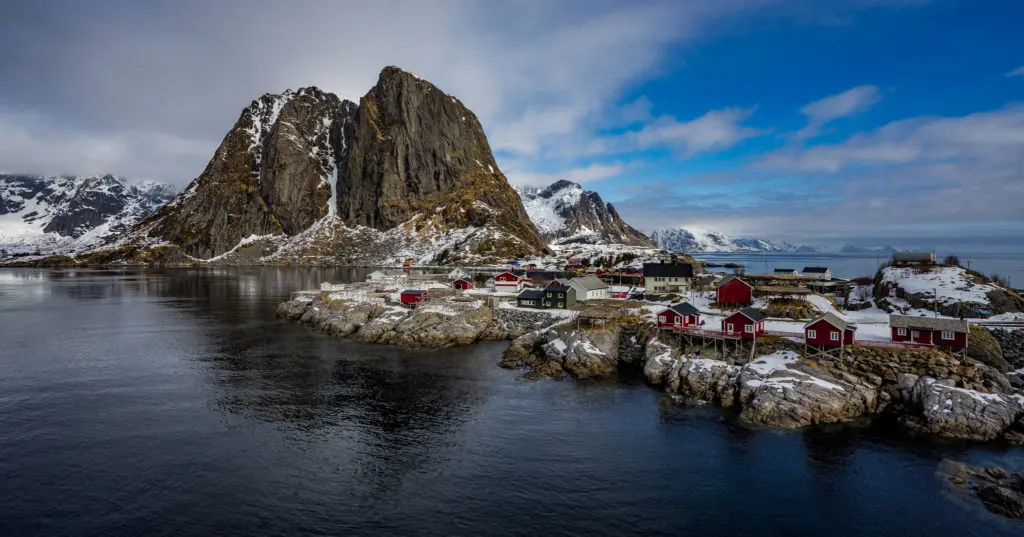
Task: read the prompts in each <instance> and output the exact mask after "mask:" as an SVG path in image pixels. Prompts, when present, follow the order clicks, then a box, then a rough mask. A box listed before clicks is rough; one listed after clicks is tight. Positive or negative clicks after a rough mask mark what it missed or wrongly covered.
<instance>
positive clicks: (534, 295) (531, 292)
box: [516, 289, 544, 300]
mask: <svg viewBox="0 0 1024 537" xmlns="http://www.w3.org/2000/svg"><path fill="white" fill-rule="evenodd" d="M516 298H525V299H527V300H540V299H542V298H544V291H541V290H540V289H527V290H525V291H523V292H522V293H519V294H518V295H516Z"/></svg>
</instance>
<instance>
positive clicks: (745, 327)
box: [743, 324, 754, 334]
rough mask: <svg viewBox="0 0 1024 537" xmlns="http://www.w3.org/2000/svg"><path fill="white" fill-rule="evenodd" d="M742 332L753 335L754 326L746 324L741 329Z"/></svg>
mask: <svg viewBox="0 0 1024 537" xmlns="http://www.w3.org/2000/svg"><path fill="white" fill-rule="evenodd" d="M743 331H744V332H746V333H748V334H753V333H754V325H752V324H748V325H747V326H744V327H743Z"/></svg>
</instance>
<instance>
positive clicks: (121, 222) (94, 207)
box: [0, 175, 175, 252]
mask: <svg viewBox="0 0 1024 537" xmlns="http://www.w3.org/2000/svg"><path fill="white" fill-rule="evenodd" d="M174 193H175V192H174V187H172V186H171V185H166V184H161V183H155V182H152V181H147V182H144V183H141V184H138V185H130V184H128V183H127V182H126V181H125V180H124V179H119V178H116V177H113V176H111V175H104V176H92V177H74V176H60V177H41V176H34V175H0V248H3V249H5V250H8V251H12V252H13V251H45V252H53V251H63V250H81V249H86V248H92V247H96V246H100V245H102V244H104V243H105V242H107V241H109V240H112V239H113V238H115V237H117V236H118V235H119V234H121V233H124V232H125V231H127V230H128V229H129V228H131V226H133V225H134V224H136V223H137V222H138V221H140V220H142V219H143V218H144V217H145V216H147V215H149V214H150V213H152V212H153V210H154V209H156V208H157V207H158V206H160V205H162V204H163V203H165V202H166V201H168V200H169V199H171V198H172V197H173V196H174Z"/></svg>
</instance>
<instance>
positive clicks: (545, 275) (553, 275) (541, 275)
mask: <svg viewBox="0 0 1024 537" xmlns="http://www.w3.org/2000/svg"><path fill="white" fill-rule="evenodd" d="M568 275H569V273H567V272H565V271H560V270H530V271H527V272H526V277H527V278H529V279H531V280H557V279H558V278H564V277H566V276H568Z"/></svg>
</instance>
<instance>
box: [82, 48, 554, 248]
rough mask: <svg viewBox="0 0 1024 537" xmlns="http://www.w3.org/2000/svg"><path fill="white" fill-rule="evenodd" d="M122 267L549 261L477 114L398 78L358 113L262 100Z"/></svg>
mask: <svg viewBox="0 0 1024 537" xmlns="http://www.w3.org/2000/svg"><path fill="white" fill-rule="evenodd" d="M117 249H118V251H117V252H113V253H111V252H106V253H104V255H103V256H102V260H103V261H104V262H108V261H109V260H110V259H111V258H112V257H113V258H117V259H121V260H126V261H137V260H139V259H140V258H147V259H153V258H154V256H153V255H152V254H153V252H150V253H149V254H146V253H144V251H145V250H159V251H160V252H159V259H160V260H162V261H166V262H172V261H182V262H188V261H195V260H219V261H224V262H232V261H237V262H241V260H240V259H239V257H240V256H241V255H242V254H243V253H244V254H245V255H247V256H250V258H249V259H247V261H249V262H251V261H253V260H256V261H259V262H282V261H287V262H311V263H315V262H381V261H386V260H391V261H393V260H394V259H395V258H401V257H413V258H415V259H417V260H418V261H420V262H424V263H443V262H454V261H461V262H469V261H478V260H479V261H482V260H493V259H505V258H507V257H508V256H514V255H527V254H531V253H538V252H542V251H545V250H546V247H545V243H544V241H543V239H541V237H540V236H539V235H538V234H537V231H536V229H535V228H534V226H533V224H532V223H531V222H530V220H529V217H528V216H527V214H526V212H525V211H524V209H523V206H522V203H521V201H520V198H519V195H518V194H517V193H516V191H515V190H514V189H513V188H512V187H511V186H510V185H509V184H508V181H507V180H506V179H505V176H504V175H503V174H502V173H501V171H500V170H499V169H498V165H497V162H495V160H494V156H493V155H492V153H491V149H490V146H489V144H488V142H487V138H486V137H485V135H484V131H483V128H482V127H481V125H480V122H479V121H478V120H477V118H476V115H474V114H473V112H471V111H470V110H469V109H467V108H466V107H465V106H464V105H463V104H462V102H461V101H459V100H458V99H457V98H455V97H453V96H451V95H448V94H446V93H444V92H442V91H441V90H439V89H438V88H437V87H436V86H434V85H433V84H431V83H429V82H427V81H425V80H423V79H421V78H419V77H418V76H416V75H414V74H412V73H409V72H407V71H403V70H401V69H399V68H397V67H386V68H384V69H383V70H382V71H381V73H380V76H379V78H378V80H377V84H376V85H375V86H374V87H373V88H372V89H370V91H369V92H368V93H367V94H366V95H364V96H363V97H362V98H361V99H360V101H359V104H356V103H353V102H351V101H347V100H342V99H339V98H338V97H337V96H336V95H334V94H331V93H327V92H324V91H321V90H320V89H318V88H315V87H309V88H302V89H299V90H298V91H290V90H289V91H286V92H284V93H281V94H266V95H263V96H262V97H260V98H259V99H257V100H255V101H252V103H250V104H249V106H247V107H246V108H245V109H244V110H243V111H242V114H241V116H240V117H239V118H238V120H237V121H236V122H235V124H234V126H233V127H232V128H231V130H229V131H228V133H227V134H226V135H225V137H224V139H223V140H222V141H221V144H220V146H219V147H218V148H217V150H216V151H215V152H214V155H213V158H212V159H211V160H210V163H209V164H208V165H207V167H206V169H205V170H204V171H203V172H202V173H201V174H200V175H199V176H198V177H197V178H196V179H195V180H194V181H192V183H191V184H190V185H189V186H188V188H187V189H186V190H185V191H184V192H182V193H181V195H179V196H178V197H176V198H175V199H174V200H173V201H172V202H170V203H168V204H167V205H165V206H163V207H162V208H161V209H160V210H159V211H157V212H156V213H154V214H153V215H152V216H151V217H149V218H147V219H146V220H145V221H143V222H141V223H140V224H138V225H137V226H136V227H135V228H134V229H133V231H132V233H130V234H129V236H127V237H126V238H125V239H124V240H122V241H121V242H120V243H119V244H118V245H117Z"/></svg>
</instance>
